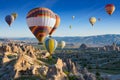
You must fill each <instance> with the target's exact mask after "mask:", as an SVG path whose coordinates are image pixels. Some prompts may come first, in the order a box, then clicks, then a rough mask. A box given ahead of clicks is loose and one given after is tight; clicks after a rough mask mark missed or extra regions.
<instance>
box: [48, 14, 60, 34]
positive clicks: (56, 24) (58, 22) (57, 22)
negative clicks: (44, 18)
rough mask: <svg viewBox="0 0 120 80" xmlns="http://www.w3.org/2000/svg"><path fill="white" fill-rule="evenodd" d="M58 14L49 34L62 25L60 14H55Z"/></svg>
mask: <svg viewBox="0 0 120 80" xmlns="http://www.w3.org/2000/svg"><path fill="white" fill-rule="evenodd" d="M55 16H56V23H55V25H54V27H53V28H52V30H51V31H50V33H49V35H50V36H51V35H52V34H53V33H54V31H55V30H56V29H57V28H58V27H59V25H60V17H59V16H58V15H55Z"/></svg>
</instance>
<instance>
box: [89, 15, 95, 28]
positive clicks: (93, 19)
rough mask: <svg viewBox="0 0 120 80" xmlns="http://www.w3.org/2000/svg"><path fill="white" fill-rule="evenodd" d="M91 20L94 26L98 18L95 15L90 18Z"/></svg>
mask: <svg viewBox="0 0 120 80" xmlns="http://www.w3.org/2000/svg"><path fill="white" fill-rule="evenodd" d="M89 21H90V23H91V25H92V26H93V25H94V24H95V22H96V18H95V17H91V18H90V19H89Z"/></svg>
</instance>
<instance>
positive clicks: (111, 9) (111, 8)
mask: <svg viewBox="0 0 120 80" xmlns="http://www.w3.org/2000/svg"><path fill="white" fill-rule="evenodd" d="M105 10H106V12H107V13H108V14H109V15H112V14H113V12H114V11H115V6H114V5H113V4H107V5H106V6H105Z"/></svg>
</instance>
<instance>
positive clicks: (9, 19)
mask: <svg viewBox="0 0 120 80" xmlns="http://www.w3.org/2000/svg"><path fill="white" fill-rule="evenodd" d="M5 21H6V22H7V24H8V25H9V26H11V24H12V22H13V21H14V17H13V16H12V15H7V16H6V17H5Z"/></svg>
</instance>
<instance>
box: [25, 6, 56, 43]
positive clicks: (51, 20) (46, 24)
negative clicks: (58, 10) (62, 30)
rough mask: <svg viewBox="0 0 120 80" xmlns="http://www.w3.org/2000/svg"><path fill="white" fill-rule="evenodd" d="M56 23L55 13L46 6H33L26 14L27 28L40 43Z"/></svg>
mask: <svg viewBox="0 0 120 80" xmlns="http://www.w3.org/2000/svg"><path fill="white" fill-rule="evenodd" d="M55 23H56V16H55V14H54V13H53V12H52V11H51V10H50V9H48V8H35V9H32V10H31V11H29V12H28V14H27V24H28V26H29V29H30V30H31V32H32V33H33V34H34V36H35V37H36V38H37V39H38V41H39V42H40V43H41V44H42V43H43V41H44V39H45V38H46V36H47V35H48V34H49V33H50V31H51V29H52V28H53V27H54V25H55Z"/></svg>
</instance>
